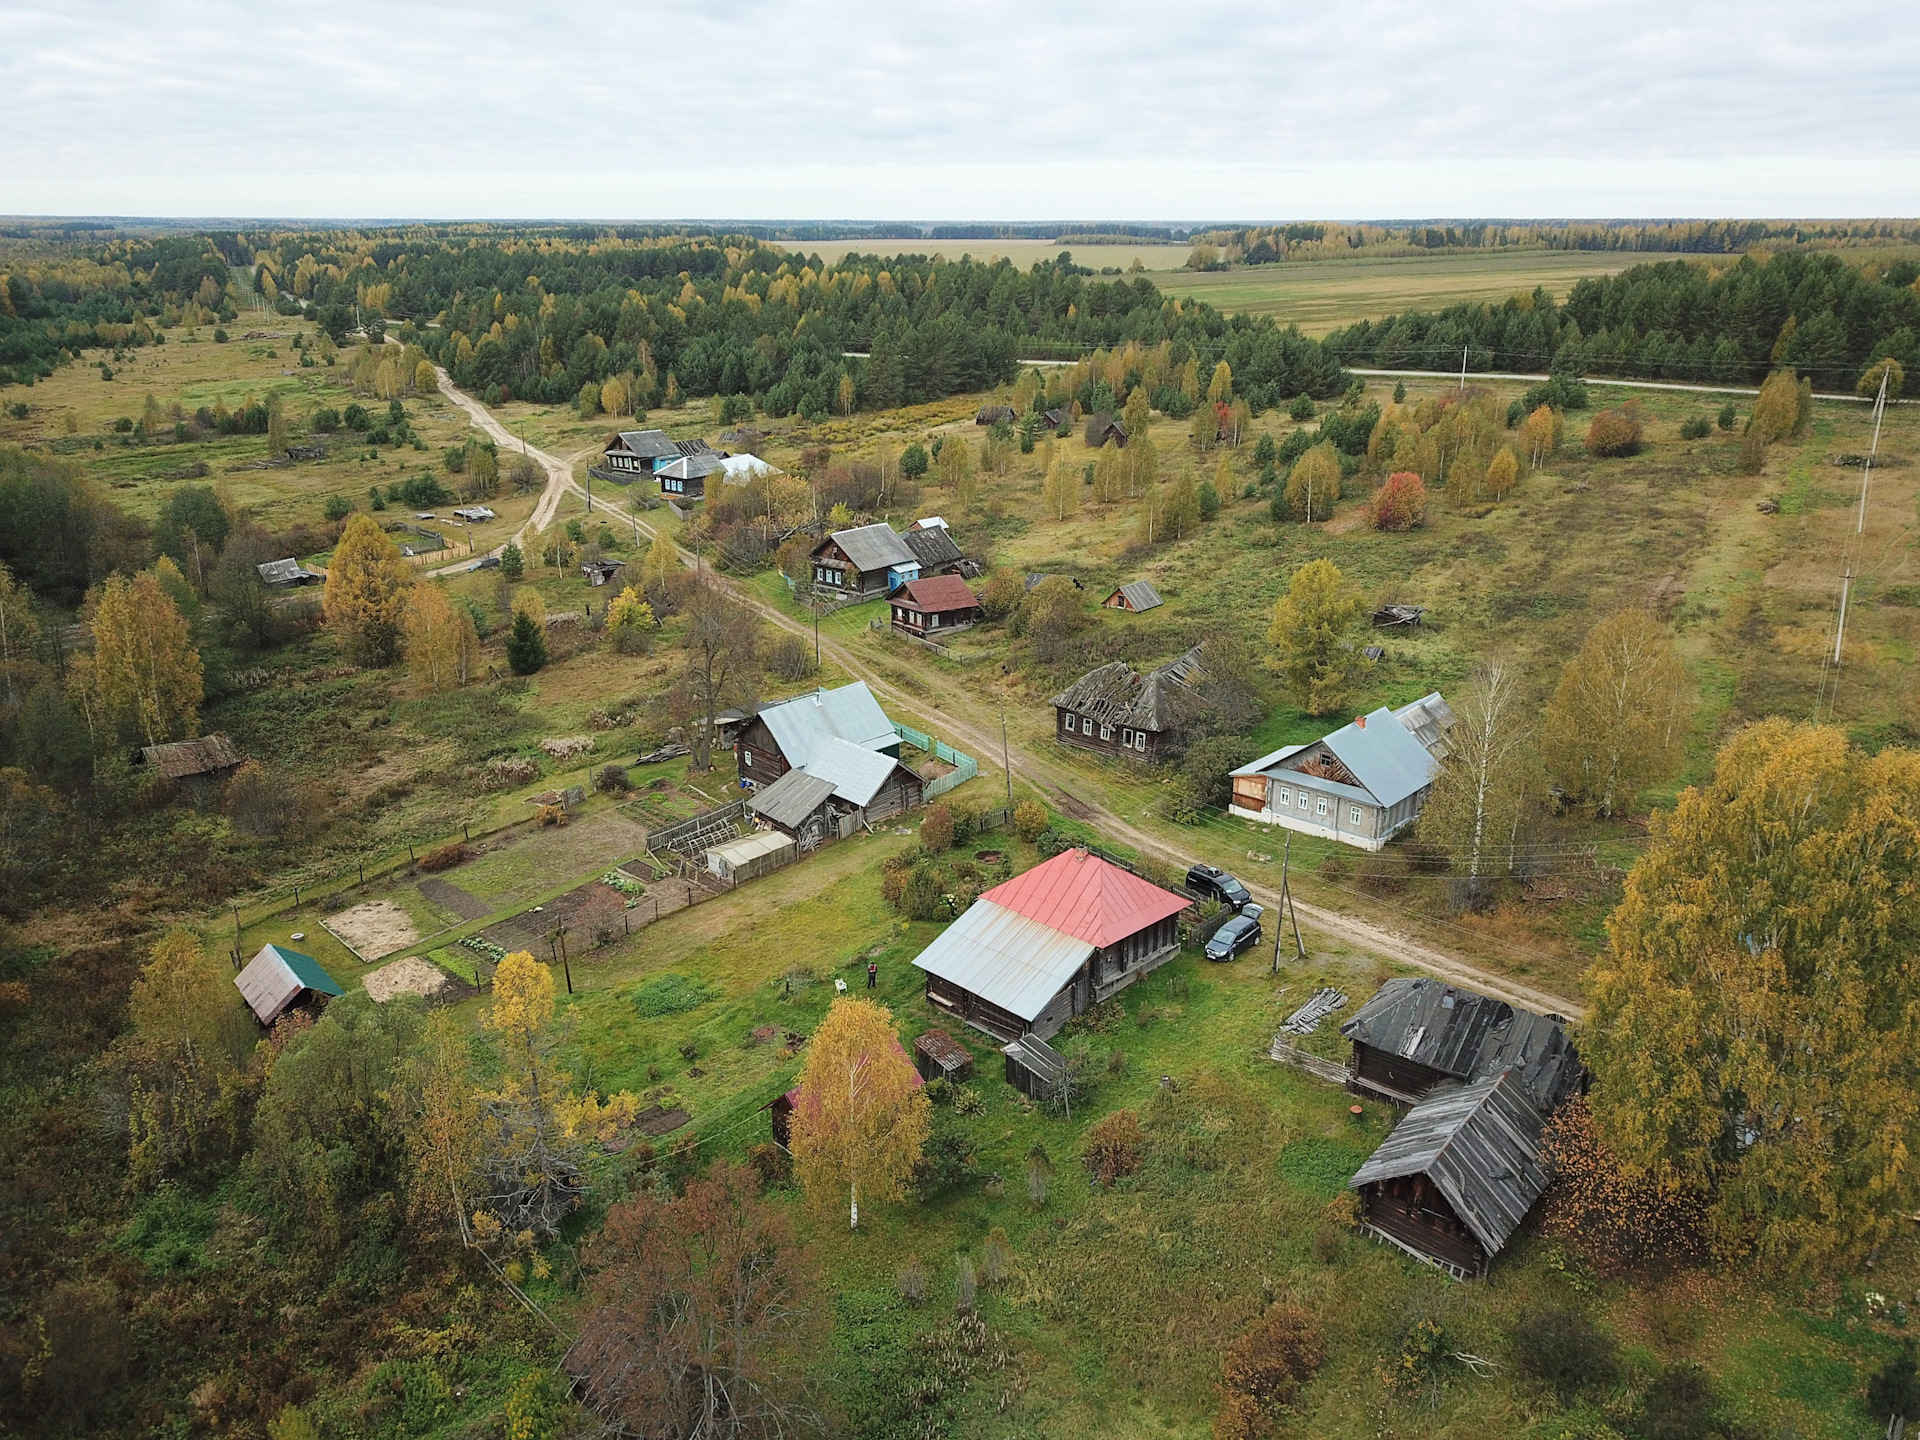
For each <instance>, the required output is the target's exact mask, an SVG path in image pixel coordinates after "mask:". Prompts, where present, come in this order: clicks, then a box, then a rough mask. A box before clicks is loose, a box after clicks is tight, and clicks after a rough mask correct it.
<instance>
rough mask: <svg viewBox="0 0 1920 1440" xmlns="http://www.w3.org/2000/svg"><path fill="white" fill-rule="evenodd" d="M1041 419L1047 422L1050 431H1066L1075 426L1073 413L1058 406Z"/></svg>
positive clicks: (1045, 413) (1044, 414)
mask: <svg viewBox="0 0 1920 1440" xmlns="http://www.w3.org/2000/svg"><path fill="white" fill-rule="evenodd" d="M1040 418H1041V419H1042V420H1044V421H1046V422H1047V428H1048V429H1049V430H1055V431H1058V430H1065V429H1066V428H1067V427H1069V426H1070V425H1072V424H1073V411H1071V410H1069V409H1067V408H1066V407H1064V406H1059V405H1056V406H1055V407H1054V408H1053V409H1051V410H1048V411H1046V412H1044V413H1043V414H1042V415H1041V416H1040Z"/></svg>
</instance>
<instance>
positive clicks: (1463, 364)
mask: <svg viewBox="0 0 1920 1440" xmlns="http://www.w3.org/2000/svg"><path fill="white" fill-rule="evenodd" d="M1460 388H1461V389H1462V390H1465V389H1466V388H1467V347H1466V346H1464V345H1462V346H1461V347H1460Z"/></svg>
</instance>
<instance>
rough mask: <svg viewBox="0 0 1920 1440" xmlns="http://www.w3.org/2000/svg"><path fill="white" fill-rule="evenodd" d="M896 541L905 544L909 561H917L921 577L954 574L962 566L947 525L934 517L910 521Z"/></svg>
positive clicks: (962, 556) (963, 561) (961, 555)
mask: <svg viewBox="0 0 1920 1440" xmlns="http://www.w3.org/2000/svg"><path fill="white" fill-rule="evenodd" d="M900 538H901V539H902V540H904V541H906V542H907V548H908V549H909V550H911V551H912V552H913V558H914V559H916V560H918V561H919V562H920V574H921V577H922V578H925V577H926V576H928V575H958V574H960V573H961V571H962V570H963V568H964V567H966V564H967V557H966V555H965V553H964V552H962V550H961V549H960V546H959V545H958V544H957V543H956V542H955V540H954V538H953V532H952V531H951V530H949V529H948V528H947V522H946V521H944V520H942V519H941V518H940V517H939V516H938V515H934V516H930V517H928V518H927V519H925V520H916V521H914V522H913V524H911V525H909V526H908V527H907V528H906V529H905V530H904V531H902V532H901V535H900Z"/></svg>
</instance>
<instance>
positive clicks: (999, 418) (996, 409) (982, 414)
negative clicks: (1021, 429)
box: [973, 405, 1014, 425]
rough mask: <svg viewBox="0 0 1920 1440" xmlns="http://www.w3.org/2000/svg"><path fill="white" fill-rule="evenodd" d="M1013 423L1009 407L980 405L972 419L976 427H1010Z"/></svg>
mask: <svg viewBox="0 0 1920 1440" xmlns="http://www.w3.org/2000/svg"><path fill="white" fill-rule="evenodd" d="M1013 421H1014V414H1013V407H1012V406H1011V405H982V406H981V407H980V409H979V410H978V412H976V413H975V415H974V417H973V423H974V424H976V425H1000V424H1007V425H1011V424H1012V423H1013Z"/></svg>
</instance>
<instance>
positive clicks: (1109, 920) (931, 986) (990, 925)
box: [913, 850, 1192, 1043]
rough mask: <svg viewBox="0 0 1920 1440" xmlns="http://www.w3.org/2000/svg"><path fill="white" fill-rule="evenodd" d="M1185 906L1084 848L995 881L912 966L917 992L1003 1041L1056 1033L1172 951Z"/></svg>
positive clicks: (1177, 944)
mask: <svg viewBox="0 0 1920 1440" xmlns="http://www.w3.org/2000/svg"><path fill="white" fill-rule="evenodd" d="M1191 903H1192V902H1191V901H1189V900H1188V898H1187V897H1186V896H1184V895H1176V894H1174V893H1173V892H1172V891H1170V890H1163V889H1161V888H1160V887H1159V886H1158V885H1154V884H1152V883H1150V882H1149V881H1146V880H1143V879H1141V878H1140V877H1139V876H1138V875H1135V874H1134V873H1133V872H1131V871H1129V870H1124V869H1122V868H1121V867H1120V866H1118V865H1115V864H1113V863H1111V862H1110V861H1107V860H1102V859H1100V858H1099V857H1098V856H1097V855H1093V854H1091V853H1089V852H1088V851H1085V850H1065V851H1062V852H1061V853H1060V854H1058V855H1056V856H1054V857H1053V858H1052V859H1051V860H1047V861H1044V862H1042V863H1041V864H1039V865H1036V866H1034V867H1033V869H1031V870H1028V871H1026V872H1025V873H1024V874H1021V875H1016V876H1014V878H1013V879H1011V880H1008V881H1006V882H1005V883H1004V884H1001V885H996V886H994V887H993V889H991V890H989V891H987V892H986V893H985V894H984V895H982V896H981V897H980V898H979V899H978V900H976V901H974V902H973V904H972V905H970V906H969V907H968V908H967V910H966V911H965V913H963V914H962V915H961V916H960V918H959V919H958V920H955V921H954V922H953V924H951V925H949V926H948V927H947V928H946V930H945V931H943V932H942V933H941V935H940V937H939V938H938V939H937V940H935V941H934V942H933V943H932V944H931V945H929V946H928V947H927V948H926V949H925V950H923V951H921V952H920V954H919V956H918V957H916V958H915V960H914V962H913V963H914V964H915V965H917V966H919V967H920V969H922V970H923V971H925V972H926V977H927V980H926V987H927V988H926V994H927V1001H928V1003H929V1004H932V1005H935V1006H937V1007H939V1008H940V1009H942V1010H944V1011H946V1012H947V1013H948V1014H949V1015H952V1016H953V1017H954V1018H955V1019H957V1020H960V1021H963V1022H965V1023H966V1024H968V1025H971V1026H973V1027H974V1028H975V1029H977V1030H982V1031H985V1032H986V1033H987V1034H989V1035H992V1036H994V1037H995V1038H997V1039H999V1040H1000V1041H1002V1042H1003V1043H1004V1042H1006V1041H1010V1040H1019V1039H1021V1038H1022V1037H1023V1036H1027V1035H1034V1036H1038V1037H1039V1038H1040V1039H1041V1040H1045V1039H1047V1038H1048V1037H1049V1036H1052V1035H1054V1034H1056V1033H1058V1031H1059V1029H1060V1027H1061V1026H1062V1025H1064V1024H1066V1023H1067V1021H1068V1020H1070V1019H1072V1018H1073V1017H1074V1016H1075V1015H1080V1014H1084V1013H1085V1012H1086V1011H1088V1010H1090V1009H1092V1008H1093V1007H1094V1006H1095V1005H1098V1004H1100V1003H1101V1002H1102V1001H1104V1000H1107V999H1110V998H1111V997H1112V996H1114V995H1117V994H1118V993H1119V992H1120V991H1121V990H1124V989H1125V988H1126V987H1127V986H1129V985H1131V984H1132V983H1133V982H1134V981H1135V980H1138V979H1139V978H1140V977H1141V976H1142V975H1146V974H1149V973H1151V972H1152V971H1153V970H1155V969H1157V968H1159V967H1160V966H1161V965H1164V964H1165V963H1166V962H1167V961H1168V960H1170V959H1172V958H1173V957H1174V955H1175V954H1177V953H1178V952H1179V949H1180V930H1179V920H1178V916H1179V914H1180V912H1181V911H1182V910H1185V909H1186V908H1187V906H1188V905H1189V904H1191Z"/></svg>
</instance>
